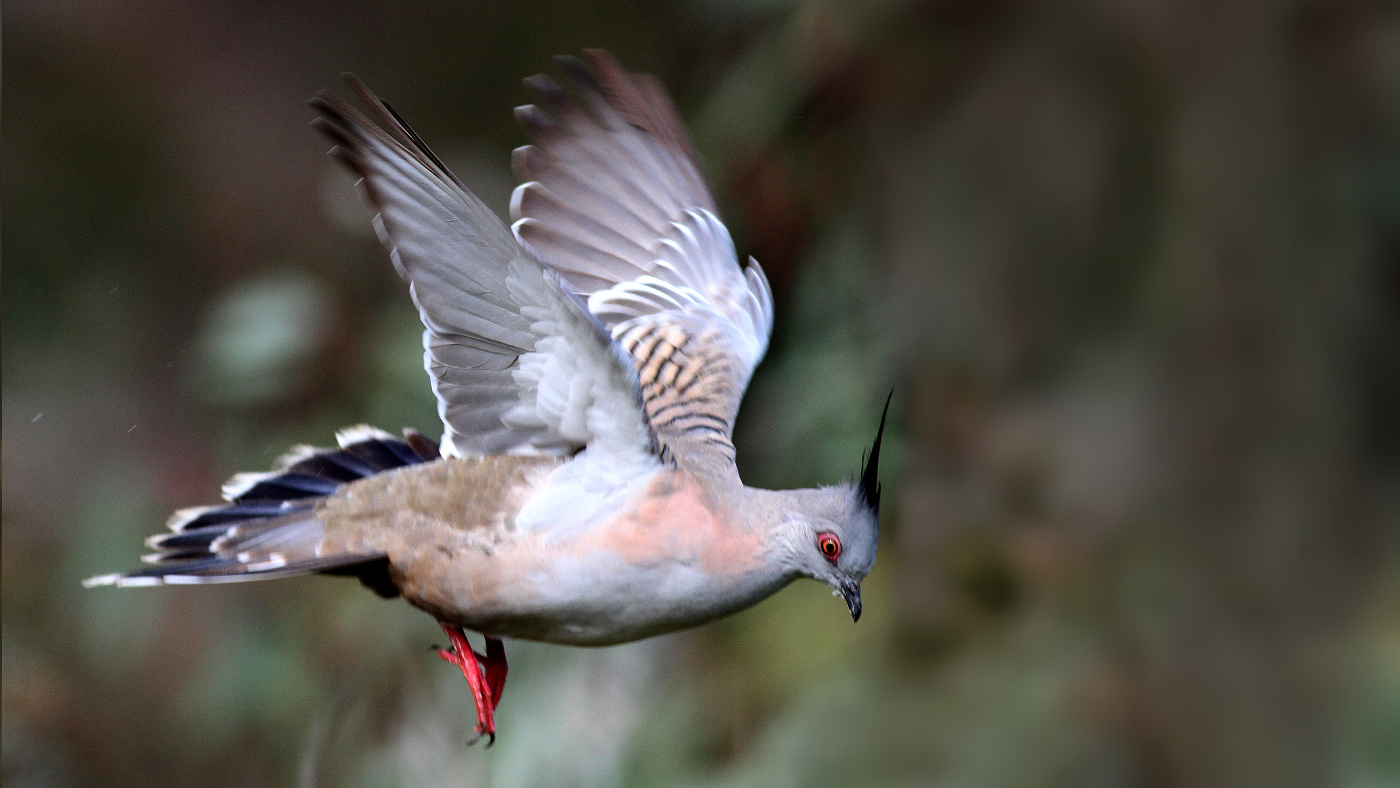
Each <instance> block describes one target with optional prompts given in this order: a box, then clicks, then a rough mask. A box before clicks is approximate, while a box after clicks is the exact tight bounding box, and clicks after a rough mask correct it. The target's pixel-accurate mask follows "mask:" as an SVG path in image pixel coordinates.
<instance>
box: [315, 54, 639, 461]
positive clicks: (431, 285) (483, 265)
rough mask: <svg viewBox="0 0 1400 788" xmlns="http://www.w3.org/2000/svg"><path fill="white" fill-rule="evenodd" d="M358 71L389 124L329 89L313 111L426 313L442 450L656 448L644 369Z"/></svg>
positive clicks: (427, 357) (359, 88) (359, 87)
mask: <svg viewBox="0 0 1400 788" xmlns="http://www.w3.org/2000/svg"><path fill="white" fill-rule="evenodd" d="M350 79H351V84H352V86H353V87H354V88H355V90H356V92H357V93H358V94H359V96H360V97H361V99H362V100H363V101H364V102H365V103H366V104H367V105H368V106H370V107H371V108H372V109H374V110H375V111H376V112H377V113H378V114H379V115H380V120H381V122H382V123H383V124H384V127H385V128H387V129H389V130H391V131H393V132H394V133H395V134H397V137H395V136H393V135H391V134H390V133H389V132H388V131H385V128H381V127H379V126H377V125H375V124H374V123H372V122H370V121H369V120H368V119H366V118H365V117H364V116H363V115H361V114H360V113H359V112H358V111H356V110H355V109H354V108H353V107H351V106H349V105H348V104H346V103H345V102H344V101H342V100H340V99H339V98H337V97H335V96H333V95H330V94H322V95H321V96H318V97H317V98H316V99H313V100H312V105H313V106H314V107H315V108H316V109H317V110H318V111H319V112H320V113H321V115H322V117H320V118H317V119H316V121H314V125H316V127H317V128H319V129H320V130H321V131H323V132H324V133H325V134H327V135H328V136H329V137H330V138H331V139H332V140H334V141H335V143H336V147H335V148H334V149H333V150H332V154H333V155H335V156H336V157H338V158H339V159H341V160H342V161H343V162H344V163H345V164H347V165H348V166H349V167H350V168H351V169H352V170H353V171H355V172H356V173H357V174H358V175H360V177H361V184H362V186H363V188H364V190H365V192H366V194H367V195H368V197H369V199H370V202H371V203H372V205H373V207H374V208H375V210H376V216H375V222H374V224H375V229H376V231H377V232H378V234H379V237H380V240H381V241H382V242H383V243H384V245H385V247H386V248H388V250H389V253H390V257H391V259H392V260H393V263H394V267H395V268H396V269H397V270H398V272H399V274H400V275H401V276H402V277H403V278H404V279H405V280H407V281H408V283H409V293H410V295H411V297H412V299H413V303H414V304H415V305H416V306H417V307H418V312H419V315H420V317H421V318H422V320H423V325H424V327H425V331H424V335H423V344H424V351H425V352H424V363H425V366H426V367H427V369H428V372H429V374H430V377H431V379H432V384H433V391H434V393H435V394H436V395H437V399H438V409H439V413H440V415H441V416H442V420H443V425H444V429H445V432H444V435H443V453H444V454H446V455H449V456H451V455H461V454H470V453H479V454H487V453H491V454H494V453H504V452H517V453H519V452H524V453H549V454H570V453H573V452H576V451H578V450H579V449H581V448H583V447H584V446H599V448H600V450H601V449H603V448H612V449H620V450H624V451H630V452H642V453H649V452H651V451H652V446H653V444H654V438H653V436H652V434H651V432H650V430H649V429H648V427H647V425H646V420H645V417H644V416H643V415H642V410H641V401H640V394H639V390H638V384H637V381H636V377H635V372H634V370H633V369H632V368H631V366H630V365H628V364H626V363H624V362H622V361H621V360H620V359H619V355H618V354H619V352H620V351H618V349H617V348H616V345H615V344H614V342H613V341H612V339H611V337H609V336H608V334H607V331H606V329H605V328H604V327H603V326H602V325H601V324H600V323H599V322H598V321H597V320H596V319H595V318H593V316H592V315H591V314H590V313H589V312H588V310H587V307H586V305H584V304H583V303H582V302H581V301H580V299H579V298H578V297H577V296H576V295H574V294H573V293H572V292H570V291H569V290H568V288H567V287H566V285H565V283H564V282H563V281H562V280H560V278H559V276H558V274H556V273H555V272H553V271H551V270H549V269H547V268H545V267H544V266H542V265H541V264H540V263H539V261H537V260H536V259H535V258H534V257H533V256H532V255H531V254H530V253H529V252H528V251H527V250H525V249H524V248H522V247H521V245H520V244H519V243H518V241H517V240H516V238H515V237H514V235H512V233H511V231H510V229H509V228H507V227H506V226H505V225H504V224H503V223H502V222H501V221H500V220H499V219H497V218H496V216H495V215H494V214H493V213H491V211H490V210H489V209H488V208H487V207H486V206H485V205H484V204H482V202H481V201H480V200H478V199H477V198H476V196H475V195H473V194H472V193H471V192H470V191H468V190H467V189H466V188H465V187H464V186H463V185H462V184H461V182H460V181H458V180H457V178H456V177H455V176H453V175H452V174H451V173H450V172H449V171H448V170H447V168H446V167H445V166H443V164H442V162H441V161H440V160H439V159H438V158H437V157H436V156H434V155H433V154H432V152H431V151H430V150H428V148H427V147H426V146H425V145H423V143H422V141H421V140H420V139H419V138H418V136H417V135H416V134H415V133H414V132H413V131H412V130H411V129H409V128H408V126H407V125H406V124H405V123H404V122H403V121H402V119H400V118H399V117H398V115H397V113H395V112H394V111H393V110H392V109H390V108H389V107H388V105H386V104H384V103H383V102H381V101H380V100H379V99H378V98H377V97H375V96H374V94H373V93H371V92H370V91H369V89H368V88H366V87H365V86H364V85H363V84H362V83H360V82H358V81H357V80H354V79H353V78H350Z"/></svg>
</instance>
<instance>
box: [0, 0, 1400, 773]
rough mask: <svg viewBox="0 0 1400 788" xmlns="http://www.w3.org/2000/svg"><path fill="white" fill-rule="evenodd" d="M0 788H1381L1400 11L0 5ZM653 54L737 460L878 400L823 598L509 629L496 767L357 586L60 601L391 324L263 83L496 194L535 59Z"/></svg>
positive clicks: (334, 176) (367, 383)
mask: <svg viewBox="0 0 1400 788" xmlns="http://www.w3.org/2000/svg"><path fill="white" fill-rule="evenodd" d="M5 10H6V20H5V21H6V24H5V26H4V42H3V43H4V54H5V58H4V64H3V69H4V74H3V76H4V84H5V87H6V94H5V107H4V109H5V112H4V117H3V140H4V146H3V168H4V172H5V197H6V199H5V208H6V216H5V219H6V221H5V233H4V254H5V259H6V262H7V265H6V270H5V274H6V277H5V280H6V281H5V288H4V294H3V298H4V314H3V320H4V323H3V328H4V334H3V342H4V358H3V367H4V368H3V373H4V380H3V384H4V389H5V396H4V402H3V418H4V433H3V484H4V498H3V505H4V512H3V530H2V531H0V533H2V534H3V583H4V587H3V668H4V684H3V694H4V704H3V713H4V719H3V728H4V731H3V745H4V750H3V768H4V780H5V783H6V784H7V785H10V784H13V785H16V786H48V785H55V786H62V785H104V786H108V785H143V786H153V785H172V786H174V785H192V784H194V785H208V786H225V785H227V786H234V785H266V784H300V785H347V786H393V785H403V786H425V785H463V784H466V785H478V784H479V785H496V786H523V785H541V786H544V785H550V786H552V785H579V786H585V785H637V786H642V785H696V786H700V785H716V786H718V785H755V786H759V785H762V786H770V785H792V786H798V785H802V786H807V785H831V786H859V785H872V786H873V785H879V786H912V785H933V786H970V787H977V788H981V787H983V786H986V787H992V786H996V787H1002V786H1007V787H1010V786H1047V785H1064V786H1225V785H1228V786H1246V787H1248V786H1261V787H1263V786H1270V787H1272V786H1316V785H1339V786H1348V787H1351V786H1355V787H1356V788H1369V787H1370V786H1382V785H1394V784H1396V783H1397V782H1400V623H1397V622H1400V571H1397V567H1400V561H1398V560H1397V558H1398V557H1397V549H1396V548H1397V541H1396V535H1397V526H1398V525H1400V473H1397V471H1400V417H1397V413H1400V408H1397V407H1396V403H1397V402H1400V14H1397V13H1396V11H1395V9H1394V8H1393V7H1391V6H1388V5H1386V4H1383V3H1379V2H1364V1H1362V0H1356V1H1355V2H1344V3H1325V2H1281V1H1278V0H1275V1H1273V2H1269V1H1267V0H1257V1H1254V2H1246V1H1245V0H1239V1H1238V2H1220V3H1176V2H1169V1H1168V0H1145V1H1144V2H1134V3H1116V2H1105V1H1103V0H1074V1H1073V2H1064V3H1034V2H985V3H979V2H958V1H956V0H953V1H948V0H936V1H934V2H914V1H913V0H877V1H876V2H856V1H855V0H847V1H845V2H842V1H840V0H724V1H723V2H701V1H700V0H686V1H683V2H672V3H665V4H653V3H642V2H636V0H631V1H628V0H624V1H623V2H611V3H603V2H585V3H563V2H557V0H554V1H547V2H536V3H528V4H526V3H495V2H459V3H420V4H400V3H387V2H379V1H378V0H368V1H367V2H361V3H352V4H342V5H339V6H338V7H334V8H332V7H328V6H324V5H323V4H319V3H309V2H293V3H280V4H274V3H253V2H243V3H216V2H211V1H210V0H157V1H156V2H127V1H122V0H118V1H117V2H107V3H54V2H40V1H39V0H15V2H10V3H7V4H6V8H5ZM590 46H601V47H606V48H609V49H611V50H613V51H614V52H615V53H616V54H617V55H619V56H620V57H621V59H622V60H623V62H624V63H626V64H627V65H628V66H629V67H630V68H632V69H634V70H637V71H647V72H653V73H656V74H658V75H660V76H661V77H662V79H663V80H664V81H665V82H666V84H667V85H669V86H670V87H671V89H672V92H673V93H674V95H675V96H676V97H677V100H678V103H679V104H680V107H681V109H682V112H683V114H684V115H685V116H686V118H687V120H688V121H689V122H690V123H691V126H692V129H693V131H694V135H695V141H696V145H697V148H698V149H699V150H700V152H701V156H702V158H703V159H704V160H705V164H706V166H707V168H708V171H709V173H710V175H711V178H712V179H713V182H714V184H715V189H716V192H717V194H718V197H719V199H720V202H721V204H722V205H723V207H724V213H725V217H726V219H727V220H728V221H729V223H730V226H731V228H732V229H733V230H734V232H735V235H736V239H737V241H738V246H739V248H740V249H741V250H746V251H748V252H750V253H752V254H754V255H755V256H756V257H757V258H758V259H759V260H760V261H761V262H762V263H763V265H764V267H765V269H766V270H767V271H768V274H769V277H770V279H771V280H772V281H773V284H774V288H775V291H776V294H777V299H778V325H777V329H776V332H775V336H774V339H773V344H772V347H771V349H770V351H769V355H768V358H767V359H766V360H765V362H764V364H763V365H762V366H761V367H760V369H759V370H758V373H757V375H756V377H755V379H754V382H753V386H752V390H751V393H750V396H749V397H748V399H747V401H746V404H745V408H744V411H743V413H742V414H741V416H740V424H739V430H738V435H737V440H738V442H739V450H740V451H739V453H740V464H741V470H742V472H743V475H744V477H745V479H746V481H748V482H749V483H751V484H757V485H763V486H798V485H814V484H821V483H830V482H833V481H836V480H838V479H840V478H842V476H844V475H846V474H849V473H851V472H853V471H854V469H855V468H856V464H857V461H858V459H859V456H860V453H861V451H862V449H863V448H864V447H865V446H866V445H867V444H868V441H869V439H870V433H871V431H872V429H873V426H874V423H875V419H876V417H877V414H878V407H879V404H880V402H881V401H882V400H883V398H884V395H885V393H886V392H887V391H888V390H890V388H894V389H895V391H896V393H895V411H896V412H895V414H894V419H893V425H892V434H891V436H890V440H889V444H890V445H889V447H888V449H887V452H888V454H887V460H886V468H887V469H888V470H887V482H886V495H885V500H886V501H887V503H886V507H885V509H886V512H885V518H884V524H883V532H882V547H881V555H880V560H879V563H878V564H877V568H876V571H875V573H874V574H873V575H872V576H871V578H869V580H868V581H867V588H866V605H865V609H866V617H865V618H864V619H863V620H862V621H861V623H860V624H859V625H858V626H855V627H852V626H851V625H850V622H849V620H848V618H847V617H846V616H845V613H844V609H843V606H842V605H841V604H840V603H839V602H838V601H834V600H832V599H830V598H829V596H828V594H827V593H826V592H825V590H823V589H821V588H820V587H817V586H816V585H815V584H811V583H799V584H796V585H794V586H793V587H792V588H790V589H788V590H786V591H784V592H783V593H782V594H780V595H778V596H777V597H776V598H774V599H772V600H769V601H768V602H766V603H764V604H762V605H760V606H758V607H757V608H755V609H753V610H751V611H748V612H745V613H743V614H741V615H738V616H735V617H733V618H731V619H728V620H726V621H723V622H719V623H716V624H714V625H711V626H707V627H704V628H701V629H699V630H696V631H693V632H689V633H684V634H681V635H676V636H671V637H667V638H661V639H656V640H653V641H648V642H644V643H640V644H635V645H630V646H624V647H617V648H610V649H597V650H582V649H566V648H558V647H550V646H536V645H532V644H523V643H512V644H509V649H510V654H511V658H512V678H511V683H510V686H509V688H508V689H507V691H506V694H505V698H504V701H503V705H502V707H501V712H500V715H499V717H498V720H499V723H500V728H501V740H500V742H499V743H498V744H497V746H496V747H495V748H493V749H491V750H483V749H481V748H471V749H468V748H465V747H464V746H463V745H464V743H465V741H466V740H467V736H468V733H469V731H470V721H471V720H472V713H471V708H470V695H469V694H468V693H467V692H466V691H465V686H464V685H463V684H462V682H461V679H460V677H454V675H453V672H452V670H451V669H450V668H449V667H448V666H445V665H443V664H441V663H439V662H438V661H437V660H436V659H435V658H433V657H432V655H431V654H430V653H429V651H428V649H427V646H428V645H429V644H430V643H432V642H434V641H435V640H440V639H441V636H440V635H438V634H437V633H436V630H435V627H434V626H433V623H432V621H431V620H430V619H429V618H428V617H427V616H425V615H423V614H421V613H418V612H417V611H414V610H412V609H410V608H408V607H407V606H405V605H403V604H402V603H398V602H384V601H381V600H378V599H377V598H374V597H373V596H371V595H369V594H368V593H366V592H364V591H363V590H362V589H359V588H358V587H356V586H355V584H353V583H352V582H349V581H344V580H333V579H324V578H307V579H299V580H290V581H282V582H277V583H264V584H248V585H243V586H222V587H214V588H171V589H158V590H149V591H148V590H133V591H114V590H111V589H104V590H97V591H87V592H85V591H83V590H81V588H80V587H79V581H80V579H81V578H82V577H85V576H88V575H92V574H98V573H103V572H107V571H112V570H115V569H118V568H122V567H125V566H128V565H129V564H131V562H132V560H133V558H134V556H135V555H136V554H137V550H138V549H139V548H138V545H139V544H140V539H141V538H143V537H144V536H145V535H147V534H148V533H151V532H153V531H154V530H157V529H158V528H159V525H160V523H161V522H162V521H163V519H164V517H165V516H166V513H167V512H168V511H170V510H171V509H174V508H177V507H181V506H187V505H191V504H196V503H201V502H208V501H210V499H211V498H212V497H213V493H214V491H215V490H216V489H217V486H218V483H219V482H220V481H221V480H222V479H223V478H224V477H226V476H228V475H230V474H231V473H233V472H234V471H238V470H252V469H259V468H262V467H266V466H267V465H268V464H269V463H270V462H271V461H272V460H273V458H275V457H276V456H277V454H279V453H280V452H281V451H282V450H284V449H285V448H286V447H287V446H289V445H291V444H293V443H312V444H326V443H327V442H329V441H330V439H331V436H332V434H333V433H334V431H335V429H337V428H339V427H341V426H345V425H348V424H352V423H358V422H370V423H374V424H377V425H379V426H382V427H385V428H389V429H397V428H398V427H400V426H412V427H416V428H419V429H422V430H423V431H425V432H428V433H430V434H435V433H436V432H437V430H436V428H435V427H434V422H435V420H436V416H435V414H434V411H433V404H432V401H431V398H430V396H429V393H428V389H427V386H426V385H425V379H424V375H423V372H422V366H421V348H420V346H419V344H418V343H419V340H418V328H417V323H416V317H415V315H414V313H413V311H412V309H411V307H410V305H409V304H408V302H407V299H406V298H405V297H404V294H403V292H402V290H403V288H402V286H401V284H400V283H399V282H398V281H397V279H396V278H395V276H394V274H393V272H392V271H391V269H390V267H389V266H388V265H386V264H385V261H384V259H383V258H384V255H383V252H382V250H380V249H379V248H378V246H377V244H376V243H375V242H374V240H373V239H372V237H371V236H370V234H369V232H368V225H367V213H366V211H365V209H364V208H363V207H362V206H361V205H360V204H359V202H358V200H357V197H356V196H355V194H354V192H353V190H352V188H351V182H350V179H349V178H348V176H345V175H344V174H342V173H341V172H339V171H338V170H337V169H336V168H335V166H334V164H333V163H332V162H330V161H329V160H327V159H326V158H325V157H324V156H323V153H324V149H325V147H327V146H326V144H325V143H324V142H323V141H321V140H320V139H318V138H317V136H316V135H315V134H314V133H312V132H311V131H310V130H308V129H306V127H305V122H306V121H307V120H308V119H309V117H310V112H309V110H307V109H306V108H305V107H304V106H303V104H302V102H303V101H304V99H305V98H307V97H309V96H310V95H312V94H313V93H314V92H315V91H316V90H317V89H319V88H322V87H328V86H333V85H334V84H335V82H336V77H335V75H336V74H337V73H338V72H340V71H343V70H353V71H355V72H356V73H358V74H359V75H360V76H361V77H363V78H364V79H366V81H368V82H369V83H370V84H371V85H373V86H374V87H375V88H376V90H378V91H379V92H380V93H382V94H383V95H385V96H387V97H388V98H389V99H390V100H391V101H392V102H393V103H394V105H395V107H396V108H397V109H398V110H399V111H400V112H401V113H402V114H403V115H404V116H406V117H407V118H408V119H409V120H410V121H411V122H413V123H414V125H415V127H416V128H417V130H418V131H419V132H420V133H421V134H422V136H423V137H424V138H425V139H427V140H429V141H430V143H432V144H433V145H434V147H435V148H436V149H437V150H438V152H439V153H440V154H442V155H443V157H444V158H445V159H446V160H447V162H448V163H449V164H450V165H451V166H452V167H453V168H454V169H455V170H456V171H457V172H458V174H459V175H460V176H461V177H462V179H463V180H464V181H466V182H467V183H468V184H470V185H472V186H473V188H475V189H476V190H477V191H478V193H479V194H481V196H482V197H483V198H484V199H485V200H486V201H487V202H488V204H491V205H492V206H493V207H497V208H499V209H500V210H502V212H504V209H505V206H506V203H507V200H508V196H509V190H510V187H511V176H510V174H509V171H508V169H507V162H508V156H507V153H508V151H509V149H510V148H512V147H514V146H515V145H518V144H521V143H522V142H523V136H522V135H521V134H520V132H518V131H517V130H516V129H515V128H514V126H513V124H512V122H511V118H510V113H509V108H510V107H511V106H513V105H516V104H520V103H523V102H525V101H526V100H527V99H528V97H527V95H526V93H525V91H524V90H523V88H521V87H520V83H519V78H520V77H522V76H525V75H528V74H531V73H535V72H538V71H541V70H546V69H548V68H549V56H551V55H553V54H556V53H568V52H576V51H577V50H579V49H580V48H583V47H590Z"/></svg>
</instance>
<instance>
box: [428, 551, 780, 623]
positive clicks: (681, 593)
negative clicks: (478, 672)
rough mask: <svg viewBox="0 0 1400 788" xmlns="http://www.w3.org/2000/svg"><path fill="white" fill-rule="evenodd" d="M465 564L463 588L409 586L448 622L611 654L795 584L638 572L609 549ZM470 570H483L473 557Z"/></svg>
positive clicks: (675, 565)
mask: <svg viewBox="0 0 1400 788" xmlns="http://www.w3.org/2000/svg"><path fill="white" fill-rule="evenodd" d="M541 558H544V560H538V561H525V562H517V561H508V562H502V561H501V560H500V556H499V555H498V556H496V557H495V558H494V559H485V560H481V561H480V562H479V564H480V565H479V566H470V565H463V566H461V567H460V570H461V571H456V572H453V573H452V576H454V577H458V578H464V579H469V580H467V581H466V582H464V583H463V584H461V585H453V586H442V585H439V586H437V587H435V588H433V589H426V588H425V589H418V588H404V589H403V592H404V597H405V598H406V599H408V601H410V602H412V603H413V604H415V605H417V606H418V607H421V608H423V609H425V610H427V611H429V612H430V613H433V614H434V615H436V616H437V617H438V618H441V619H444V620H448V621H452V622H455V623H458V624H460V625H462V626H465V627H467V628H468V629H472V630H476V631H478V632H483V633H486V634H489V635H493V636H502V637H513V638H521V639H526V640H538V641H544V642H548V643H563V644H569V645H580V646H603V645H611V644H615V643H625V642H628V641H632V640H639V639H641V638H645V637H651V636H652V635H659V634H663V633H666V632H673V631H675V630H678V629H684V628H686V627H691V626H695V625H698V624H703V623H705V622H707V621H711V620H714V619H716V618H719V617H721V616H725V615H728V614H730V613H734V612H737V611H739V610H742V609H744V608H746V607H749V606H750V605H753V604H754V603H756V602H758V601H759V600H761V599H763V598H765V597H767V596H769V595H771V594H772V593H774V592H775V591H777V590H778V589H779V588H781V587H782V586H784V585H786V583H787V581H786V579H783V580H778V579H764V578H762V577H759V576H757V575H752V574H741V575H733V576H725V577H722V578H717V577H716V576H715V575H714V574H713V573H712V572H708V571H706V569H705V568H704V567H702V566H698V565H694V564H689V563H682V562H669V561H662V562H656V563H651V564H644V565H636V564H631V563H629V562H627V561H625V560H624V559H623V558H621V557H620V556H617V555H616V554H613V553H611V552H610V551H607V550H598V551H589V552H585V553H581V554H578V555H567V554H555V555H551V556H547V557H545V556H541ZM464 561H465V562H467V563H468V564H470V563H477V561H473V560H472V559H471V558H470V557H465V558H464Z"/></svg>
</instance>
